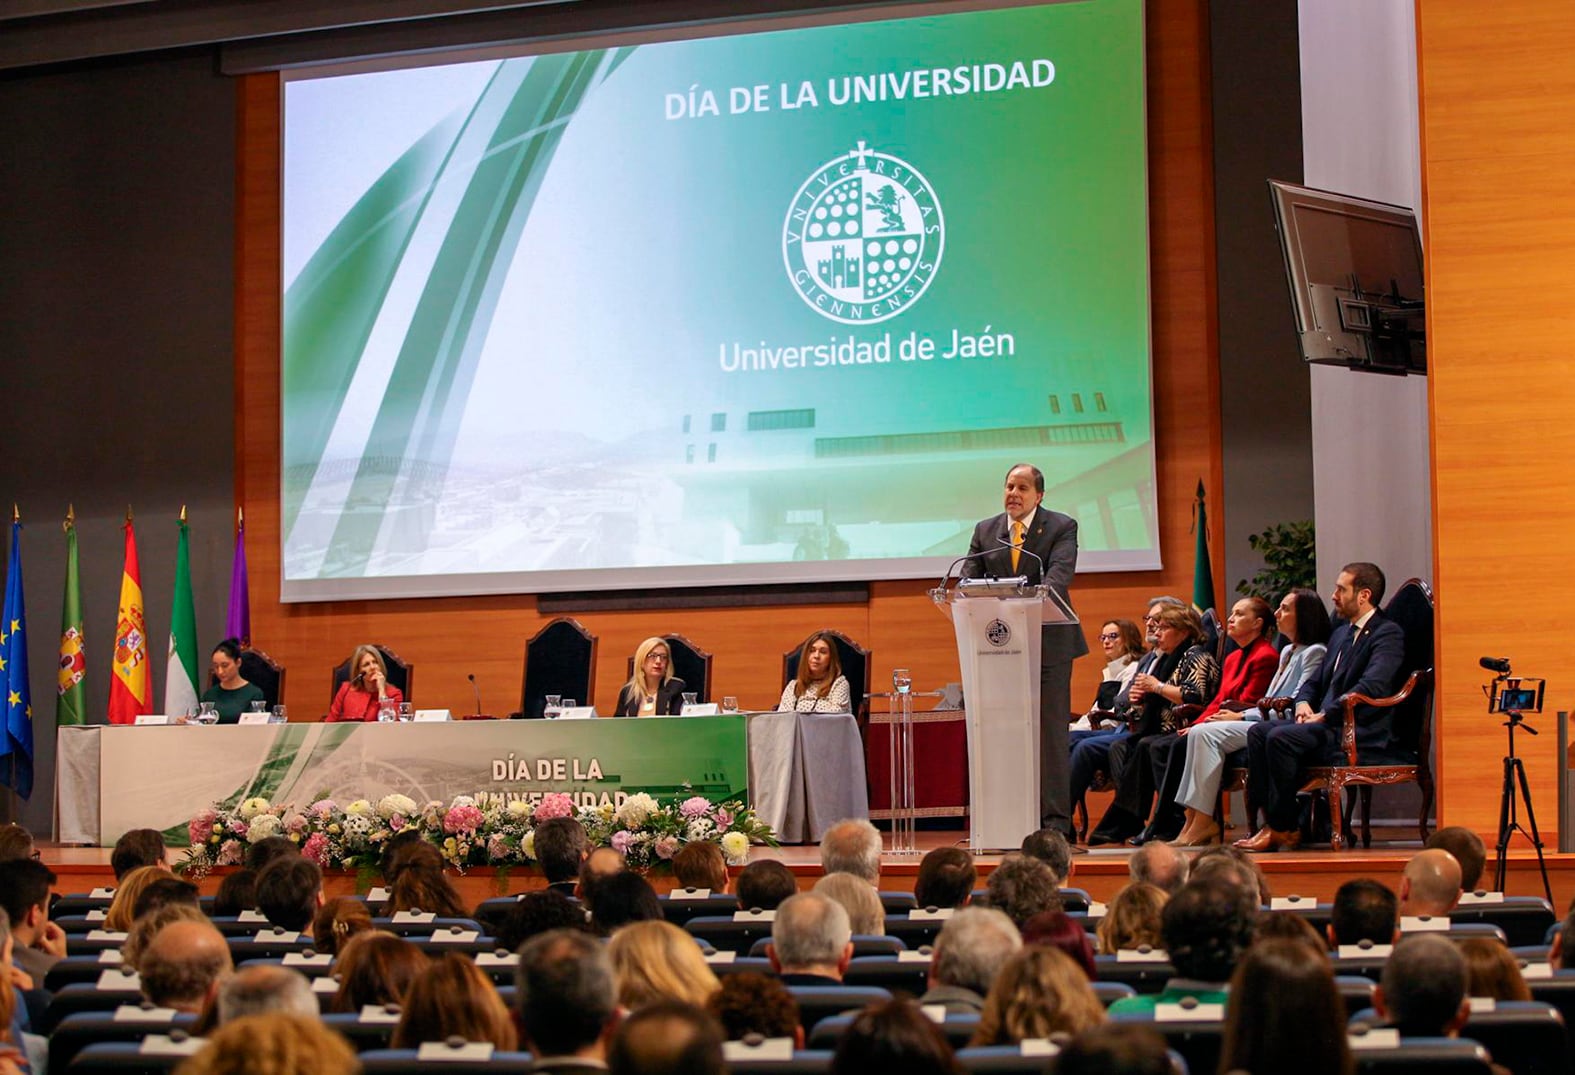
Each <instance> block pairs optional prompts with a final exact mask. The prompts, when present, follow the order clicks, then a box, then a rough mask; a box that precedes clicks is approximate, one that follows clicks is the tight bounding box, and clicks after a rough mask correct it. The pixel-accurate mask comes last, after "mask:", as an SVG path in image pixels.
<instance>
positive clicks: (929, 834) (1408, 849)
mask: <svg viewBox="0 0 1575 1075" xmlns="http://www.w3.org/2000/svg"><path fill="white" fill-rule="evenodd" d="M916 843H917V846H918V851H917V852H916V853H914V854H895V853H887V854H884V855H882V856H881V887H883V888H886V889H891V890H902V889H911V888H913V882H914V877H915V875H916V874H917V873H918V869H919V859H920V857H921V856H922V855H923V853H924V852H926V851H929V850H931V849H932V848H936V847H944V846H947V845H950V844H958V845H959V846H963V847H966V846H967V835H966V833H963V832H960V831H957V830H951V831H926V832H920V833H919V834H918V836H917V840H916ZM1375 844H1376V841H1375ZM1418 846H1419V845H1418V843H1417V841H1416V840H1415V839H1412V840H1410V841H1395V842H1389V843H1385V844H1384V845H1383V846H1382V847H1379V846H1374V847H1373V848H1371V849H1370V850H1363V849H1360V848H1357V849H1354V850H1346V851H1342V852H1339V853H1336V852H1334V851H1333V850H1331V849H1329V848H1328V847H1323V848H1315V849H1313V850H1310V851H1296V852H1293V853H1289V854H1285V853H1280V854H1271V855H1262V856H1259V861H1261V862H1262V863H1263V868H1264V872H1265V873H1266V874H1267V875H1268V877H1269V882H1270V885H1271V887H1272V889H1273V892H1274V894H1275V895H1279V896H1285V895H1291V894H1295V895H1301V896H1313V897H1316V898H1318V899H1321V900H1328V899H1329V898H1331V897H1332V896H1333V895H1334V892H1335V889H1337V888H1339V887H1340V885H1341V884H1342V883H1344V882H1345V881H1348V880H1350V879H1351V878H1353V877H1371V878H1374V879H1376V880H1379V881H1382V882H1384V883H1385V884H1387V885H1389V886H1390V887H1392V888H1393V887H1396V886H1398V885H1399V883H1400V872H1401V870H1402V869H1403V868H1404V867H1405V863H1406V860H1407V859H1408V858H1410V857H1411V855H1413V854H1415V852H1416V850H1417V847H1418ZM39 847H40V850H41V852H42V854H43V860H44V862H46V863H47V864H48V865H49V866H50V868H51V869H53V870H54V871H55V873H56V874H58V875H59V878H60V880H59V883H58V884H57V886H56V887H57V888H58V889H59V890H60V891H61V892H86V891H88V890H90V889H92V888H96V887H99V886H108V885H113V884H114V875H113V874H112V873H111V872H110V869H109V849H108V848H103V847H62V846H55V845H50V844H41V845H39ZM1130 855H1131V849H1129V848H1094V849H1093V850H1090V851H1088V852H1086V853H1084V854H1079V855H1077V856H1076V858H1075V860H1074V865H1073V871H1074V872H1073V879H1072V882H1071V883H1072V884H1074V885H1077V886H1078V887H1080V888H1084V889H1087V890H1088V891H1089V893H1090V894H1092V895H1093V897H1094V898H1095V899H1101V900H1103V899H1108V898H1109V897H1110V896H1112V895H1114V894H1115V892H1116V890H1117V889H1119V888H1120V887H1121V886H1122V885H1123V884H1125V883H1126V880H1127V859H1128V857H1130ZM1490 855H1491V851H1490ZM754 857H756V858H777V859H781V860H782V861H783V862H785V863H787V864H788V866H790V867H791V868H792V869H793V871H794V873H796V874H797V875H798V876H799V880H800V884H801V885H802V886H803V887H806V888H807V887H809V885H811V884H813V883H814V881H815V879H816V878H818V877H819V876H820V873H821V871H820V854H819V850H818V849H817V848H816V847H814V846H804V847H782V848H776V849H773V848H768V847H757V848H755V849H754ZM1546 857H1547V862H1548V879H1549V881H1550V882H1551V883H1552V886H1553V905H1554V910H1555V911H1556V912H1558V913H1559V914H1563V913H1564V911H1565V909H1566V908H1567V907H1568V906H1569V904H1570V901H1571V899H1572V897H1575V854H1569V855H1560V854H1557V853H1551V852H1550V853H1547V855H1546ZM179 858H180V853H179V852H174V853H172V854H171V861H172V862H175V861H179ZM1000 860H1001V856H1000V855H981V856H979V857H978V860H977V861H978V864H979V872H980V874H981V875H988V873H989V871H990V870H991V869H992V868H994V866H995V864H996V863H998V862H999V861H1000ZM225 872H227V871H217V872H215V873H214V874H212V875H210V876H208V877H207V878H204V879H203V881H202V890H203V892H204V893H205V894H206V893H211V892H213V891H215V890H216V889H217V888H218V885H219V881H220V879H221V878H222V876H223V873H225ZM1492 879H1493V863H1492V861H1491V858H1490V861H1489V863H1488V868H1487V870H1486V871H1485V873H1484V877H1483V882H1482V886H1481V887H1488V886H1490V885H1491V883H1492ZM455 882H456V884H457V885H458V887H459V888H460V891H461V893H462V894H463V895H464V897H465V898H466V900H467V901H472V902H479V901H480V900H482V899H486V898H488V897H490V896H498V895H504V894H507V893H511V892H524V891H528V890H530V889H533V888H541V887H542V886H543V884H544V882H543V880H542V878H541V876H540V875H539V874H537V873H535V872H534V871H531V870H524V869H518V868H516V869H512V870H510V871H509V872H508V874H507V876H506V877H501V878H500V877H499V876H498V874H497V871H495V870H492V869H489V868H473V869H471V870H469V871H468V872H467V873H466V874H464V875H463V876H456V878H455ZM651 882H652V884H653V885H655V886H656V887H657V888H658V889H659V890H661V889H667V888H670V887H672V880H671V878H670V877H668V876H666V875H664V874H656V875H653V876H652V877H651ZM360 884H361V886H362V887H363V888H364V886H365V884H366V882H365V881H364V880H362V881H361V882H360ZM357 886H358V879H357V877H356V875H355V874H354V873H350V872H345V871H332V872H330V874H329V876H328V877H327V878H325V883H324V889H325V890H326V891H327V892H328V894H329V895H340V894H349V893H353V892H355V891H356V890H357ZM1506 888H1507V890H1508V892H1509V893H1510V894H1511V895H1517V896H1537V895H1541V894H1542V884H1541V879H1540V878H1539V877H1538V876H1537V859H1536V854H1535V853H1534V852H1533V851H1532V850H1531V849H1529V848H1524V849H1516V848H1511V850H1510V853H1509V881H1508V884H1507V885H1506Z"/></svg>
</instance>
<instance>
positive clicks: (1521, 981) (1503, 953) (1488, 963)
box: [1455, 937, 1531, 1000]
mask: <svg viewBox="0 0 1575 1075" xmlns="http://www.w3.org/2000/svg"><path fill="white" fill-rule="evenodd" d="M1455 947H1457V948H1459V949H1460V954H1461V955H1463V956H1465V957H1466V995H1467V996H1472V997H1491V998H1492V999H1493V1000H1530V999H1531V987H1530V986H1529V985H1527V984H1526V978H1525V975H1523V974H1521V973H1520V963H1519V961H1518V960H1516V959H1515V957H1514V956H1512V955H1510V954H1509V949H1508V948H1505V947H1504V946H1503V945H1502V944H1501V943H1499V941H1498V940H1497V939H1496V938H1493V937H1466V938H1463V939H1461V940H1459V941H1456V942H1455Z"/></svg>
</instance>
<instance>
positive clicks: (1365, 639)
mask: <svg viewBox="0 0 1575 1075" xmlns="http://www.w3.org/2000/svg"><path fill="white" fill-rule="evenodd" d="M1383 597H1384V573H1383V572H1382V571H1380V570H1379V569H1378V567H1377V565H1375V564H1370V563H1363V562H1356V563H1349V564H1346V565H1345V566H1344V567H1343V568H1341V569H1340V574H1339V577H1338V578H1337V579H1336V580H1335V589H1334V605H1335V611H1336V612H1338V613H1339V614H1340V615H1341V616H1342V617H1343V618H1344V619H1345V622H1344V623H1342V624H1341V625H1340V626H1339V627H1338V628H1336V629H1335V632H1334V634H1332V635H1331V636H1330V638H1329V655H1328V656H1327V657H1326V658H1325V659H1324V662H1323V665H1322V666H1321V667H1320V668H1319V669H1318V672H1317V674H1316V675H1314V676H1312V677H1311V678H1310V679H1308V680H1307V681H1306V682H1305V683H1303V684H1302V687H1301V690H1299V691H1297V692H1296V710H1295V715H1294V717H1293V719H1291V720H1273V721H1259V722H1258V723H1256V724H1254V725H1253V726H1252V728H1251V729H1249V730H1248V732H1247V784H1248V786H1249V787H1251V788H1252V789H1253V790H1252V797H1253V799H1254V801H1256V802H1257V803H1258V804H1259V805H1261V806H1262V807H1263V813H1264V819H1265V824H1264V827H1263V828H1262V829H1260V830H1258V832H1257V834H1256V835H1254V836H1251V837H1248V838H1247V839H1245V840H1238V841H1236V846H1237V847H1240V848H1243V849H1245V850H1247V851H1254V852H1259V851H1277V850H1280V849H1282V848H1283V849H1285V850H1295V849H1296V848H1297V847H1299V846H1300V845H1301V839H1302V837H1301V830H1300V828H1299V826H1298V819H1299V816H1300V808H1299V806H1298V804H1297V799H1296V795H1297V792H1299V791H1300V790H1301V786H1302V785H1303V784H1304V783H1305V782H1306V778H1307V770H1308V769H1310V768H1312V767H1314V766H1318V765H1328V764H1331V763H1333V762H1335V761H1336V760H1337V759H1338V758H1340V757H1343V755H1342V754H1341V752H1340V734H1341V731H1340V730H1341V728H1342V727H1343V726H1344V722H1345V716H1344V712H1345V698H1346V696H1347V695H1350V694H1363V695H1366V696H1367V697H1369V698H1384V697H1387V696H1388V695H1390V694H1393V693H1394V691H1395V688H1396V687H1398V686H1399V685H1400V682H1399V680H1400V666H1401V664H1402V663H1403V662H1404V661H1405V632H1404V631H1403V630H1401V628H1400V625H1399V624H1398V623H1395V622H1394V621H1393V620H1391V619H1389V618H1388V617H1387V616H1385V615H1384V614H1383V612H1382V611H1381V610H1380V609H1379V607H1378V606H1379V605H1380V604H1381V603H1382V602H1383ZM1355 718H1356V749H1357V758H1358V760H1359V761H1361V762H1362V763H1363V764H1365V765H1374V764H1379V763H1382V762H1399V763H1404V762H1409V761H1414V760H1415V746H1414V744H1410V745H1408V744H1406V743H1405V742H1404V741H1402V740H1400V739H1397V738H1395V734H1394V731H1395V729H1394V720H1393V710H1391V709H1386V708H1384V707H1382V706H1371V705H1365V704H1364V705H1359V706H1357V707H1356V710H1355Z"/></svg>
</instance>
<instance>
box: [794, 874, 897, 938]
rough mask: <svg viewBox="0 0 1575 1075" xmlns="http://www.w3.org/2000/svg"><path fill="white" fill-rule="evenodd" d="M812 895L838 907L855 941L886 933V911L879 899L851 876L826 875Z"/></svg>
mask: <svg viewBox="0 0 1575 1075" xmlns="http://www.w3.org/2000/svg"><path fill="white" fill-rule="evenodd" d="M812 891H815V892H819V893H820V894H821V895H822V896H828V897H830V898H831V899H834V900H836V901H837V902H838V903H840V904H842V909H843V910H844V911H847V912H848V924H849V926H850V927H852V929H853V935H854V936H856V937H880V936H884V935H885V933H886V909H885V908H884V907H883V906H881V902H880V896H879V895H878V894H877V893H876V891H875V890H874V889H873V888H871V887H870V886H869V885H867V884H865V883H864V882H863V881H862V880H860V879H859V878H857V877H854V876H853V875H852V874H851V873H828V874H827V875H826V876H824V877H822V878H821V879H820V880H819V881H816V882H815V887H814V889H813V890H812Z"/></svg>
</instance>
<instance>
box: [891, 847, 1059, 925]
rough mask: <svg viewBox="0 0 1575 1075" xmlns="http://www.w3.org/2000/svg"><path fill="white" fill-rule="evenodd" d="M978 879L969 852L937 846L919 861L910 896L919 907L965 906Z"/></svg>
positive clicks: (977, 872) (958, 848) (957, 848)
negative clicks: (917, 872)
mask: <svg viewBox="0 0 1575 1075" xmlns="http://www.w3.org/2000/svg"><path fill="white" fill-rule="evenodd" d="M1057 835H1060V834H1059V833H1057ZM978 880H979V871H978V870H976V869H975V868H974V865H973V856H972V855H970V854H969V853H968V852H967V851H964V850H963V849H962V848H960V847H937V848H936V849H935V850H933V851H931V852H929V853H928V854H926V855H925V856H924V858H923V859H922V860H920V862H919V875H918V877H917V878H915V879H914V882H913V898H914V901H915V902H916V903H918V905H919V906H920V907H934V908H937V909H940V908H946V907H965V906H967V904H968V900H969V897H970V896H971V895H972V894H973V886H974V884H975V883H977V881H978Z"/></svg>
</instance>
